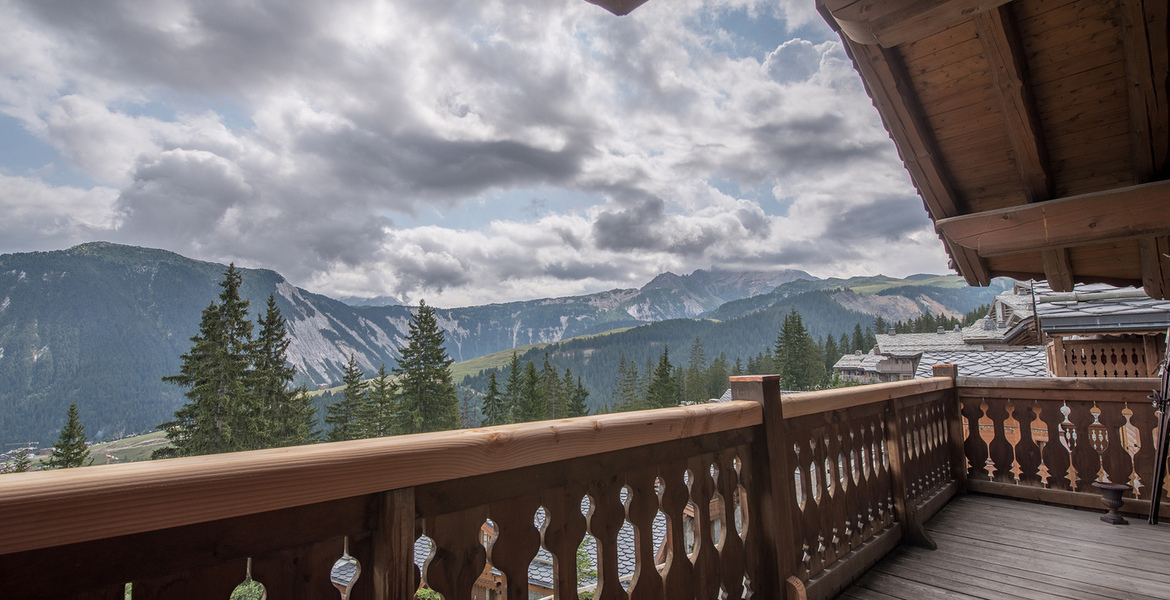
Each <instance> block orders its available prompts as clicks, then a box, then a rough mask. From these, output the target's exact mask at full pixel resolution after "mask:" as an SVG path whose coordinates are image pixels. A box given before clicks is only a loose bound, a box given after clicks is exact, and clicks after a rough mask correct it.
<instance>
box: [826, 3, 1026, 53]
mask: <svg viewBox="0 0 1170 600" xmlns="http://www.w3.org/2000/svg"><path fill="white" fill-rule="evenodd" d="M1008 1H1009V0H817V4H818V5H819V6H818V8H821V14H822V15H823V14H825V13H826V11H827V12H828V13H830V14H831V15H832V18H833V21H836V23H837V25H838V27H837V28H839V30H840V31H841V32H842V33H844V34H845V36H848V38H849V39H850V40H852V41H854V42H857V43H858V44H867V45H881V46H882V47H884V48H893V47H894V46H897V45H898V44H901V43H904V42H909V41H914V40H919V39H922V38H924V37H926V36H928V35H932V34H935V33H938V32H940V31H942V30H944V29H946V28H948V27H951V26H952V25H957V24H959V23H961V22H963V21H966V20H967V19H969V18H971V15H974V14H977V13H981V12H984V11H988V10H991V9H993V8H997V7H999V6H1001V5H1003V4H1007V2H1008ZM825 20H826V21H828V20H829V19H828V18H826V19H825ZM831 22H832V21H830V23H831Z"/></svg>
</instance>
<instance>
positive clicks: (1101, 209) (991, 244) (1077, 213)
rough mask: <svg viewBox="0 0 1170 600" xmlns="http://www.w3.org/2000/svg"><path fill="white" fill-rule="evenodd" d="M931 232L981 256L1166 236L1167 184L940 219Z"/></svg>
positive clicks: (1169, 226)
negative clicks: (939, 234)
mask: <svg viewBox="0 0 1170 600" xmlns="http://www.w3.org/2000/svg"><path fill="white" fill-rule="evenodd" d="M935 228H936V229H938V231H939V232H940V233H942V234H944V235H946V236H947V237H948V238H949V239H950V240H952V241H953V242H954V243H956V244H958V245H960V246H963V247H965V248H971V249H974V250H977V251H978V253H979V255H980V256H983V257H988V256H998V255H1003V254H1014V253H1017V252H1029V251H1031V252H1036V251H1041V250H1052V249H1056V248H1064V247H1069V246H1080V245H1088V244H1095V243H1100V242H1106V241H1110V240H1114V239H1118V238H1141V237H1151V236H1164V235H1167V234H1170V181H1159V182H1154V183H1146V184H1142V185H1135V186H1130V187H1126V188H1120V189H1116V190H1108V191H1105V192H1096V193H1092V194H1083V195H1080V196H1071V197H1069V198H1062V199H1060V200H1050V201H1048V202H1040V203H1036V204H1027V205H1024V206H1016V207H1011V208H1004V209H1000V210H992V211H987V212H981V213H975V214H970V215H963V216H959V217H951V218H947V219H939V220H938V221H937V222H936V223H935Z"/></svg>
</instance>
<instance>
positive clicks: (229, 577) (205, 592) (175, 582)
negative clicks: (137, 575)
mask: <svg viewBox="0 0 1170 600" xmlns="http://www.w3.org/2000/svg"><path fill="white" fill-rule="evenodd" d="M246 563H247V561H245V560H234V561H231V562H228V563H223V564H219V565H214V566H211V567H206V568H203V569H198V570H194V571H187V572H185V573H176V574H174V575H168V576H166V577H160V578H158V579H149V580H145V581H135V582H134V590H133V595H134V600H140V599H141V600H188V599H190V600H206V599H208V598H216V599H218V598H223V599H224V600H227V598H229V597H231V594H232V591H233V590H235V589H236V586H238V585H239V584H240V582H241V581H242V580H243V575H244V573H245V570H246ZM123 589H125V588H123ZM123 593H125V592H124V591H123Z"/></svg>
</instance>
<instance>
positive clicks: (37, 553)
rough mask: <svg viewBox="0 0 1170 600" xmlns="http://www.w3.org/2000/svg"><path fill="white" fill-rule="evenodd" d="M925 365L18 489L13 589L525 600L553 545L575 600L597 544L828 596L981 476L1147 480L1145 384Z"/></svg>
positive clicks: (662, 585) (558, 569) (1042, 494)
mask: <svg viewBox="0 0 1170 600" xmlns="http://www.w3.org/2000/svg"><path fill="white" fill-rule="evenodd" d="M936 375H938V376H936V377H934V378H931V379H923V380H915V381H905V382H897V383H888V384H879V385H871V386H862V387H855V388H847V389H841V390H829V391H823V392H808V393H800V394H785V395H784V396H783V397H781V393H780V389H779V381H778V379H777V378H776V377H771V376H767V377H735V378H732V381H731V384H732V389H733V397H734V398H736V400H734V401H732V402H726V403H715V404H707V405H701V406H691V407H680V408H672V409H662V410H655V411H644V412H636V413H624V414H617V415H603V416H596V417H586V418H580V419H569V420H562V421H547V422H540V423H528V424H520V425H508V426H502V427H493V428H483V429H474V430H461V431H453V432H443V433H434V434H423V435H414V436H401V437H395V438H382V439H377V440H362V441H355V442H341V443H334V444H320V445H316V446H307V447H299V448H288V449H280V450H264V451H257V452H245V453H238V454H230V455H219V456H208V457H199V458H189V459H175V460H168V461H157V462H151V463H137V464H128V465H112V466H105V467H93V468H88V469H73V470H67V471H57V472H39V473H26V474H16V475H6V476H3V477H0V588H2V589H3V593H2V595H3V597H5V598H77V599H81V598H85V599H98V598H101V599H109V600H114V599H115V598H116V599H118V600H122V599H123V598H125V597H126V594H127V589H129V590H130V592H129V593H130V595H131V597H132V598H135V599H139V598H142V599H155V598H167V599H180V600H182V599H187V598H199V599H201V600H202V599H208V598H222V599H224V600H227V598H229V596H230V595H231V593H232V591H233V589H235V587H236V586H237V585H238V584H239V583H241V581H243V580H244V578H245V574H246V573H247V572H249V569H250V574H251V577H252V578H253V579H254V580H255V581H258V582H260V583H261V584H263V585H264V587H265V589H266V592H267V596H268V598H271V599H272V600H283V599H285V598H336V597H337V596H336V595H335V594H338V593H339V590H342V589H346V588H347V587H348V590H347V592H346V595H345V596H343V597H348V598H354V599H367V598H377V599H383V598H390V599H396V600H407V599H410V598H414V597H415V594H416V593H418V591H419V589H420V586H425V587H429V588H430V589H431V590H432V591H433V592H437V593H439V594H441V595H442V596H443V597H445V598H449V599H452V598H459V599H461V600H463V599H466V598H472V597H476V598H479V599H480V600H495V599H496V598H508V599H514V600H527V598H529V594H530V592H533V591H536V588H538V587H540V586H536V585H535V582H534V581H530V580H529V573H530V564H533V561H534V558H536V557H537V555H538V552H539V553H540V556H548V557H551V559H549V560H550V562H551V563H552V565H553V576H552V582H551V589H552V593H553V594H554V596H555V597H556V598H561V599H569V598H573V599H575V598H578V594H579V591H580V588H581V586H582V584H585V583H587V582H585V581H579V580H578V570H579V569H578V560H577V559H578V553H579V549H581V548H582V547H583V542H584V541H586V540H587V539H588V540H590V543H589V544H588V545H587V546H588V548H590V549H595V550H590V551H591V552H594V553H595V557H594V560H595V561H596V575H595V577H594V576H592V575H591V576H590V577H589V579H590V581H594V580H595V583H589V585H588V586H587V587H588V588H590V589H589V591H590V592H592V593H593V594H594V597H595V598H597V599H619V600H641V599H644V598H655V599H672V600H673V599H679V598H701V599H704V600H707V599H713V598H757V599H765V598H766V599H771V598H785V597H787V598H827V597H830V596H832V595H833V594H835V593H836V592H837V591H839V590H841V589H842V588H843V587H844V586H845V585H847V584H848V583H849V582H850V581H851V580H853V579H854V578H855V577H857V576H858V575H859V574H861V573H862V572H864V571H865V570H866V569H867V568H868V567H869V566H870V565H872V564H873V563H874V562H876V561H877V560H878V559H880V558H881V557H882V556H883V555H884V554H886V553H887V552H888V551H889V550H891V549H892V548H893V547H894V546H896V545H897V544H898V543H900V542H903V541H906V542H910V543H916V544H919V545H923V546H930V545H931V541H930V539H929V537H928V536H927V534H926V532H925V529H924V528H923V526H922V523H923V522H924V521H925V520H926V519H928V518H929V517H930V516H931V515H933V514H934V513H935V512H937V511H938V510H939V509H940V508H941V507H942V506H943V505H944V504H945V503H946V501H947V500H948V499H949V498H950V497H951V496H952V495H953V494H955V493H957V492H961V491H962V490H963V489H965V488H966V487H967V486H970V488H971V489H975V490H979V491H988V492H992V493H999V494H1006V495H1011V496H1020V497H1026V498H1034V499H1040V500H1048V501H1059V502H1063V503H1066V504H1074V505H1081V504H1084V505H1092V506H1094V507H1095V506H1096V505H1095V504H1091V502H1096V501H1097V498H1098V496H1096V495H1089V494H1085V493H1083V492H1082V491H1081V490H1083V489H1084V488H1085V487H1086V486H1087V485H1088V482H1089V481H1092V480H1093V479H1094V478H1096V477H1097V476H1098V474H1105V475H1107V476H1108V477H1109V478H1110V479H1111V480H1114V481H1130V480H1135V481H1143V482H1145V481H1148V480H1149V478H1150V477H1152V475H1150V473H1152V469H1153V467H1152V464H1153V463H1152V454H1153V447H1152V441H1149V440H1152V437H1151V433H1152V431H1151V430H1150V428H1151V427H1152V423H1153V412H1152V409H1150V407H1149V402H1148V401H1146V400H1145V399H1144V395H1145V394H1147V393H1148V390H1149V389H1150V388H1151V387H1152V381H1151V380H1126V381H1123V380H1117V381H1111V382H1108V383H1107V384H1104V383H1098V382H1093V383H1086V382H1083V381H1075V380H1074V381H1065V380H1052V379H1049V380H1044V381H1040V382H1035V381H1024V382H1011V383H1004V382H1002V381H999V382H996V381H991V380H982V379H980V380H971V379H963V378H959V379H958V380H957V381H958V385H957V386H956V374H955V372H954V370H953V368H946V367H943V368H939V369H936ZM1143 386H1144V387H1143ZM1065 406H1067V407H1068V410H1067V411H1066V412H1062V408H1063V407H1065ZM1094 406H1096V407H1097V408H1096V409H1094ZM1127 409H1128V411H1129V412H1126V411H1127ZM960 410H961V412H960ZM1094 410H1096V411H1097V412H1094ZM1066 413H1067V414H1066ZM1037 415H1038V420H1037ZM968 423H976V424H977V426H975V427H973V428H972V427H970V426H968V425H967V424H968ZM1021 423H1030V424H1032V425H1031V426H1030V427H1029V426H1025V425H1021ZM1098 424H1099V426H1098ZM1102 427H1103V428H1104V430H1103V429H1102ZM1131 427H1132V429H1130V428H1131ZM972 430H973V431H975V432H976V435H969V433H968V432H969V431H972ZM1041 431H1044V432H1046V433H1041ZM1132 431H1136V432H1137V433H1132ZM1115 432H1116V434H1115ZM1045 435H1047V438H1046V439H1045V437H1044V436H1045ZM1134 436H1136V437H1134ZM1066 438H1070V439H1072V440H1073V442H1070V443H1069V446H1068V450H1069V451H1066V452H1065V459H1064V461H1063V462H1062V460H1061V451H1063V450H1064V449H1065V448H1066V446H1065V445H1064V444H1063V443H1061V442H1060V441H1059V440H1061V439H1066ZM1042 440H1043V441H1042ZM1132 440H1139V441H1137V442H1134V441H1132ZM1074 442H1075V443H1074ZM1098 449H1099V450H1100V451H1098ZM968 465H970V466H968ZM1070 466H1071V467H1073V469H1070V468H1069V467H1070ZM1045 469H1046V470H1047V471H1045ZM1072 471H1075V472H1076V474H1077V476H1076V477H1074V478H1072V479H1070V478H1068V473H1070V472H1072ZM1044 473H1047V474H1048V475H1047V477H1045V476H1044ZM1135 478H1136V479H1135ZM1144 485H1146V484H1143V486H1144ZM1143 486H1139V487H1138V491H1137V492H1136V495H1133V497H1132V498H1131V499H1130V503H1131V507H1133V508H1135V509H1138V510H1140V509H1141V506H1142V505H1141V502H1142V501H1144V500H1145V497H1144V496H1142V495H1141V494H1142V493H1143V490H1144V489H1145V488H1144V487H1143ZM1147 502H1148V501H1147ZM1147 506H1148V504H1147ZM538 523H539V524H538ZM663 524H665V531H666V533H665V535H662V533H661V530H662V529H663V528H662V525H663ZM656 527H657V533H656ZM424 537H425V538H426V540H427V542H428V543H419V541H420V540H421V539H422V538H424ZM416 548H430V550H429V554H428V556H425V557H423V556H415V555H414V552H415V549H416ZM343 552H345V553H346V556H350V557H352V558H353V560H355V561H356V564H353V563H349V564H346V563H342V565H341V566H344V567H347V568H348V571H346V569H338V570H337V571H335V572H333V576H332V577H331V570H332V569H333V568H334V566H335V562H336V561H337V560H338V559H339V558H340V557H342V556H343ZM420 553H421V552H420ZM540 560H544V559H540ZM540 560H538V561H537V562H540ZM249 565H250V567H249ZM416 565H421V568H420V567H419V566H416ZM631 565H632V572H631V571H630V568H631ZM355 567H356V568H355ZM358 569H360V571H359V575H358V577H357V579H356V580H355V581H350V579H349V577H350V575H349V574H348V573H351V572H353V571H356V570H358ZM128 583H129V584H132V585H131V586H130V587H129V588H127V584H128ZM347 583H348V584H350V585H348V586H347V585H346V584H347ZM335 584H340V585H335Z"/></svg>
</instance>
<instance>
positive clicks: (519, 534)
mask: <svg viewBox="0 0 1170 600" xmlns="http://www.w3.org/2000/svg"><path fill="white" fill-rule="evenodd" d="M539 508H540V494H528V495H525V496H519V497H516V498H509V499H508V500H504V501H502V502H497V503H496V504H492V505H491V506H490V507H489V508H488V512H489V513H490V514H491V517H492V523H494V524H495V533H494V535H492V537H491V541H490V543H489V544H488V548H487V553H488V557H489V560H490V561H491V564H492V566H493V567H495V568H496V569H497V570H499V571H500V573H503V575H504V590H505V593H506V594H507V597H508V598H527V595H528V566H529V565H530V564H531V563H532V559H533V558H535V557H536V553H537V552H539V551H540V531H539V530H538V529H537V528H536V523H535V522H534V520H533V519H534V516H535V515H536V511H537V510H538V509H539Z"/></svg>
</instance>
